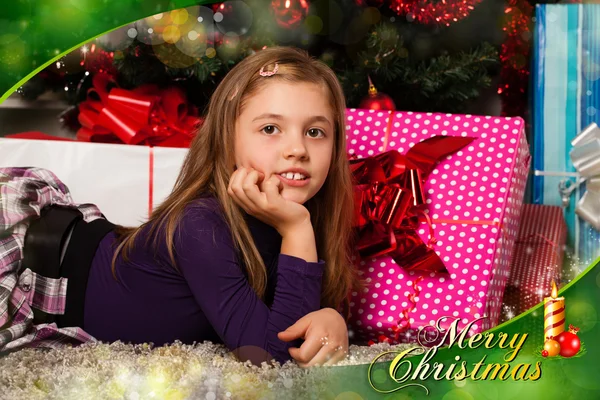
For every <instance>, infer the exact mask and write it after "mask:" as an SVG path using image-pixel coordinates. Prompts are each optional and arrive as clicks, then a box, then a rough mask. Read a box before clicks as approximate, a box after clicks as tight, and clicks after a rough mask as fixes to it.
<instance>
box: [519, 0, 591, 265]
mask: <svg viewBox="0 0 600 400" xmlns="http://www.w3.org/2000/svg"><path fill="white" fill-rule="evenodd" d="M531 73H532V93H533V113H532V115H533V121H532V122H533V140H532V142H533V143H532V147H533V148H532V154H533V169H534V177H533V180H532V194H533V202H534V203H538V204H548V205H558V206H561V205H563V198H562V196H561V193H560V192H559V185H560V183H561V181H565V180H570V181H572V182H575V181H576V180H577V179H578V178H577V176H576V170H575V168H574V167H573V163H572V162H571V158H570V156H569V153H570V151H571V149H572V145H571V140H573V138H575V137H576V136H577V135H578V133H580V132H581V131H582V130H584V129H585V128H586V127H587V126H588V125H589V124H590V123H591V122H596V123H599V122H600V5H595V4H541V5H538V6H536V21H535V45H534V56H533V64H532V70H531ZM585 191H586V186H585V184H583V185H581V186H579V187H578V188H577V189H576V190H574V191H573V193H572V194H571V196H570V197H568V199H567V200H566V202H565V205H566V206H565V207H564V212H565V219H566V221H567V226H568V245H569V247H570V248H571V249H572V250H573V253H574V254H575V255H576V256H577V257H578V258H579V259H580V260H581V261H583V262H586V263H589V262H591V261H593V260H595V259H596V258H597V257H598V256H599V255H600V233H599V232H598V231H596V230H595V229H594V228H593V227H592V226H591V225H589V224H588V223H587V222H586V221H584V220H583V219H581V218H580V217H578V216H577V215H576V214H575V207H576V205H577V202H578V201H579V199H581V197H582V196H583V195H584V193H585Z"/></svg>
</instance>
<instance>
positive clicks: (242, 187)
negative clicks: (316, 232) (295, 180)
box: [227, 167, 310, 236]
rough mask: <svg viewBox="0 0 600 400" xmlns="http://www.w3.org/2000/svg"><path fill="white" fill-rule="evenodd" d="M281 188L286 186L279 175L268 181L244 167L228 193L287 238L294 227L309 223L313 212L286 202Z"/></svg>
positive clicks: (263, 175) (237, 173)
mask: <svg viewBox="0 0 600 400" xmlns="http://www.w3.org/2000/svg"><path fill="white" fill-rule="evenodd" d="M259 185H260V188H259ZM282 188H283V183H282V182H281V180H279V178H277V176H276V175H271V176H270V177H269V179H267V180H265V174H263V173H262V172H259V171H257V170H255V169H253V168H244V167H241V168H238V169H237V170H235V171H234V172H233V174H232V175H231V179H230V180H229V187H228V188H227V193H229V196H231V198H233V200H234V201H235V202H236V203H237V204H238V205H239V206H240V207H242V208H243V209H244V210H245V211H246V212H247V213H248V214H250V215H253V216H254V217H256V218H258V219H260V220H261V221H263V222H265V223H267V224H269V225H271V226H272V227H274V228H275V229H277V231H278V232H279V234H280V235H281V236H285V235H286V234H287V233H288V232H290V231H292V230H294V228H295V227H297V226H301V225H303V224H306V223H310V213H309V212H308V209H307V208H306V207H304V206H303V205H302V204H298V203H295V202H293V201H290V200H286V199H284V198H283V196H281V193H280V190H281V189H282Z"/></svg>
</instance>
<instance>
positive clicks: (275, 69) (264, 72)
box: [258, 63, 279, 76]
mask: <svg viewBox="0 0 600 400" xmlns="http://www.w3.org/2000/svg"><path fill="white" fill-rule="evenodd" d="M278 70H279V64H277V63H275V67H273V71H265V67H264V66H263V67H262V68H261V69H260V71H259V72H258V73H259V74H260V76H273V75H275V74H276V73H277V71H278Z"/></svg>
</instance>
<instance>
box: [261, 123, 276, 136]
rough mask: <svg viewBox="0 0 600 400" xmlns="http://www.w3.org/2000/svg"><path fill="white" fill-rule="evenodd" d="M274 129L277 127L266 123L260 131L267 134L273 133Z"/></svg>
mask: <svg viewBox="0 0 600 400" xmlns="http://www.w3.org/2000/svg"><path fill="white" fill-rule="evenodd" d="M276 129H277V127H276V126H275V125H267V126H265V127H264V128H262V129H261V131H262V132H264V133H266V134H267V135H272V134H273V133H275V130H276Z"/></svg>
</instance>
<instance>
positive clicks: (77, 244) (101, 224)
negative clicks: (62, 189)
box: [23, 205, 115, 328]
mask: <svg viewBox="0 0 600 400" xmlns="http://www.w3.org/2000/svg"><path fill="white" fill-rule="evenodd" d="M114 227H115V225H114V224H112V223H110V222H108V221H107V220H106V219H105V218H99V219H96V220H94V221H92V222H89V223H86V222H85V221H84V220H83V215H82V214H81V212H80V211H79V210H77V209H76V208H69V207H63V206H57V205H52V206H48V207H45V208H44V209H43V210H42V212H41V215H40V218H37V219H35V220H33V221H32V222H31V224H30V225H29V228H28V229H27V233H26V234H25V243H24V247H23V267H24V268H29V269H31V270H32V271H33V272H35V273H36V274H38V275H41V276H45V277H48V278H54V279H57V278H61V277H62V278H67V279H68V284H67V298H66V304H65V313H64V314H62V315H54V314H47V313H44V312H42V311H40V310H37V309H33V313H34V323H36V324H37V323H52V322H55V323H56V324H57V326H58V327H61V328H62V327H80V328H83V313H84V307H85V291H86V288H87V282H88V276H89V271H90V267H91V265H92V260H93V259H94V255H95V254H96V249H97V248H98V244H99V243H100V241H101V240H102V238H104V236H106V234H108V233H109V232H110V231H112V230H113V229H114ZM71 230H72V234H71V238H70V240H69V243H68V245H67V249H66V252H65V255H64V259H63V261H62V264H61V262H60V257H61V251H62V249H63V247H64V244H65V241H66V239H67V237H68V235H69V232H71Z"/></svg>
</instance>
